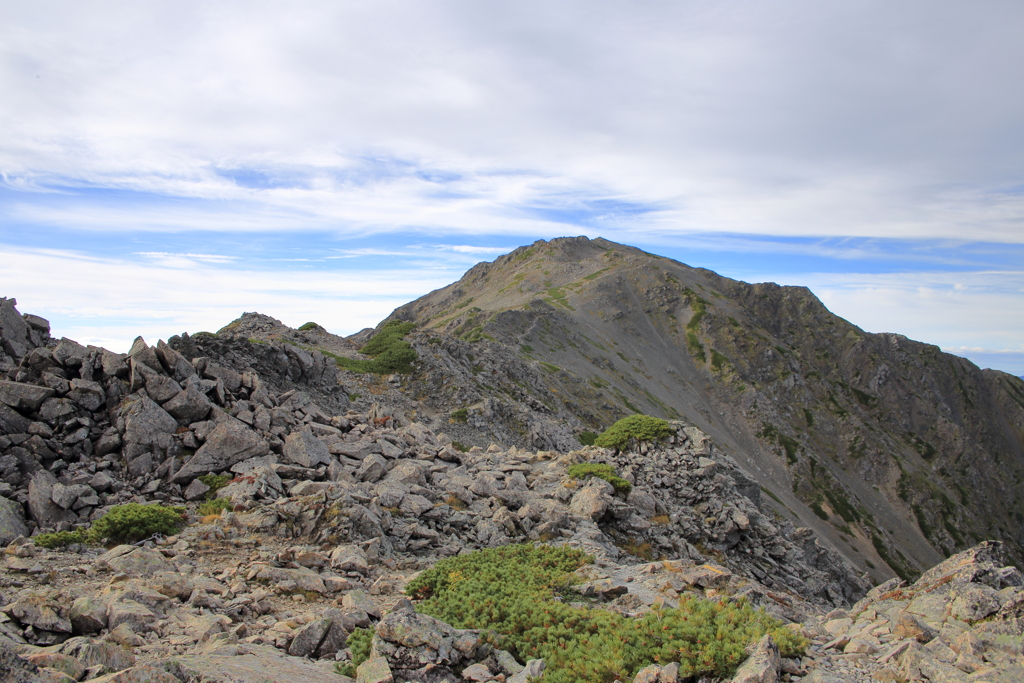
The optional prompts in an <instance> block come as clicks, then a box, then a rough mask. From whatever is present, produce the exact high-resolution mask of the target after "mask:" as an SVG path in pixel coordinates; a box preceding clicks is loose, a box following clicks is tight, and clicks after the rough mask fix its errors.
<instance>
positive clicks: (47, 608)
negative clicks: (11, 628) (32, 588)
mask: <svg viewBox="0 0 1024 683" xmlns="http://www.w3.org/2000/svg"><path fill="white" fill-rule="evenodd" d="M2 611H3V613H4V614H6V615H7V616H9V617H11V618H13V619H17V620H18V621H20V622H21V623H22V624H24V625H25V626H32V627H34V628H36V629H39V630H41V631H56V632H59V633H71V621H70V620H69V619H68V618H67V617H64V616H62V615H61V613H60V605H58V604H57V603H55V602H53V601H52V600H51V599H50V598H49V597H47V596H46V595H44V594H41V593H29V594H27V595H23V596H22V597H20V598H18V599H17V600H15V601H14V602H12V603H11V604H9V605H6V606H5V607H4V608H3V610H2Z"/></svg>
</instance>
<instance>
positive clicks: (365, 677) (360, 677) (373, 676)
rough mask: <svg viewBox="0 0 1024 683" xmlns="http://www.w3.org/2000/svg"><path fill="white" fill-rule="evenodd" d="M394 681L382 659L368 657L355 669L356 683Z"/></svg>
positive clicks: (386, 663) (388, 682)
mask: <svg viewBox="0 0 1024 683" xmlns="http://www.w3.org/2000/svg"><path fill="white" fill-rule="evenodd" d="M394 680H395V679H394V676H393V674H392V673H391V667H390V666H388V660H387V659H386V658H384V657H370V658H369V659H367V660H366V661H365V662H363V663H362V664H360V665H359V668H357V669H356V683H392V682H393V681H394Z"/></svg>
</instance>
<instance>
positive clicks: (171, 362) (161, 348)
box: [156, 339, 196, 383]
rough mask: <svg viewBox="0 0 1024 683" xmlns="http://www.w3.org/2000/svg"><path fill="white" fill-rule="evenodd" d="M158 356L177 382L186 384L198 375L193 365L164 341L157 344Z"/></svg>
mask: <svg viewBox="0 0 1024 683" xmlns="http://www.w3.org/2000/svg"><path fill="white" fill-rule="evenodd" d="M156 355H157V357H158V358H159V359H160V361H161V362H162V363H163V365H164V367H165V368H167V372H168V373H170V375H171V377H173V378H174V380H175V381H176V382H179V383H180V382H184V381H185V380H186V379H188V378H189V377H191V376H192V375H195V374H196V369H195V368H194V367H192V364H191V363H189V362H188V361H187V360H186V359H185V357H184V356H182V355H181V354H180V353H178V352H177V351H175V350H174V349H172V348H171V347H170V346H168V345H167V344H166V343H165V342H164V340H162V339H161V340H160V341H159V342H157V344H156Z"/></svg>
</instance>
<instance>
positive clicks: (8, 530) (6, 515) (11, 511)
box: [0, 496, 29, 545]
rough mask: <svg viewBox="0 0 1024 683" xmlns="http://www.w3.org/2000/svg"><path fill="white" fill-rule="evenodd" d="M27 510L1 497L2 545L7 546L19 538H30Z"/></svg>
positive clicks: (0, 535) (0, 527)
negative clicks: (26, 518) (26, 522)
mask: <svg viewBox="0 0 1024 683" xmlns="http://www.w3.org/2000/svg"><path fill="white" fill-rule="evenodd" d="M28 533H29V531H28V525H27V524H25V509H24V508H23V507H22V506H21V505H20V504H19V503H15V502H14V501H13V500H8V499H7V498H4V497H2V496H0V545H7V544H8V543H10V542H11V541H13V540H14V539H16V538H17V537H18V536H28Z"/></svg>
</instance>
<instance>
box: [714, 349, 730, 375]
mask: <svg viewBox="0 0 1024 683" xmlns="http://www.w3.org/2000/svg"><path fill="white" fill-rule="evenodd" d="M728 364H729V359H728V358H727V357H725V356H723V355H722V354H720V353H719V352H718V351H716V350H714V349H711V367H712V368H714V369H715V370H719V371H720V370H721V369H722V368H723V367H725V366H726V365H728Z"/></svg>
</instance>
